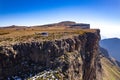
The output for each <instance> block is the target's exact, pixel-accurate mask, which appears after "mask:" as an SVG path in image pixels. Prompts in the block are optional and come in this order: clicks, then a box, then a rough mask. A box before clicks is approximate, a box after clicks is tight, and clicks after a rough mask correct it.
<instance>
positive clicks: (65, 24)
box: [33, 21, 90, 29]
mask: <svg viewBox="0 0 120 80" xmlns="http://www.w3.org/2000/svg"><path fill="white" fill-rule="evenodd" d="M33 27H68V28H81V29H90V24H86V23H76V22H73V21H62V22H59V23H53V24H47V25H41V26H33Z"/></svg>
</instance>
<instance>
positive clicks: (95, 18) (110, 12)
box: [0, 0, 120, 38]
mask: <svg viewBox="0 0 120 80" xmlns="http://www.w3.org/2000/svg"><path fill="white" fill-rule="evenodd" d="M66 20H67V21H68V20H70V21H76V22H78V23H79V22H82V23H90V24H91V28H99V29H101V34H102V38H104V37H107V38H108V37H119V38H120V0H0V26H9V25H27V26H30V25H41V24H48V23H55V22H60V21H66Z"/></svg>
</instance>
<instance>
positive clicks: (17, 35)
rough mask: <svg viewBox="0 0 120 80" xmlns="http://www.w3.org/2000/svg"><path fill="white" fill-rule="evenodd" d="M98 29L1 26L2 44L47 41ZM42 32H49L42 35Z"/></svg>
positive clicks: (0, 39) (0, 40) (0, 43)
mask: <svg viewBox="0 0 120 80" xmlns="http://www.w3.org/2000/svg"><path fill="white" fill-rule="evenodd" d="M85 32H93V33H94V32H96V29H74V28H66V27H14V28H12V27H11V28H10V27H9V28H0V45H3V44H4V45H7V44H13V43H18V42H29V41H45V40H55V39H63V38H68V37H73V36H75V35H80V34H84V33H85ZM42 33H47V36H46V35H42Z"/></svg>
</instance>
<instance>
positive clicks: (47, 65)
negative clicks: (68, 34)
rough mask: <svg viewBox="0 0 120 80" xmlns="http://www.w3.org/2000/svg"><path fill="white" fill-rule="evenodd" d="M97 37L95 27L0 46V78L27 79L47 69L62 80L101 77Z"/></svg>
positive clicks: (92, 79)
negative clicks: (55, 37) (71, 34)
mask: <svg viewBox="0 0 120 80" xmlns="http://www.w3.org/2000/svg"><path fill="white" fill-rule="evenodd" d="M99 40H100V36H99V30H96V32H94V33H93V32H87V33H84V34H82V35H78V36H74V37H73V38H67V39H62V40H54V41H43V42H28V43H24V42H23V43H18V44H14V45H9V46H6V45H5V46H0V61H1V63H0V79H17V78H21V79H28V78H30V77H32V76H34V75H36V74H38V73H41V72H44V71H47V72H49V73H54V74H52V75H53V76H54V77H53V78H57V79H62V80H64V79H68V80H73V79H74V80H101V63H100V59H99V56H98V55H99V44H98V43H99ZM51 71H52V72H51ZM98 74H99V75H98ZM46 76H47V75H46ZM49 77H50V75H49ZM39 78H41V79H44V78H45V77H39ZM46 78H47V77H46Z"/></svg>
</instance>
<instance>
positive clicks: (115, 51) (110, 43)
mask: <svg viewBox="0 0 120 80" xmlns="http://www.w3.org/2000/svg"><path fill="white" fill-rule="evenodd" d="M100 46H101V47H103V48H105V49H107V51H108V53H109V54H110V56H111V57H113V58H115V59H117V60H118V61H120V51H119V49H120V39H119V38H108V39H103V40H101V41H100Z"/></svg>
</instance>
